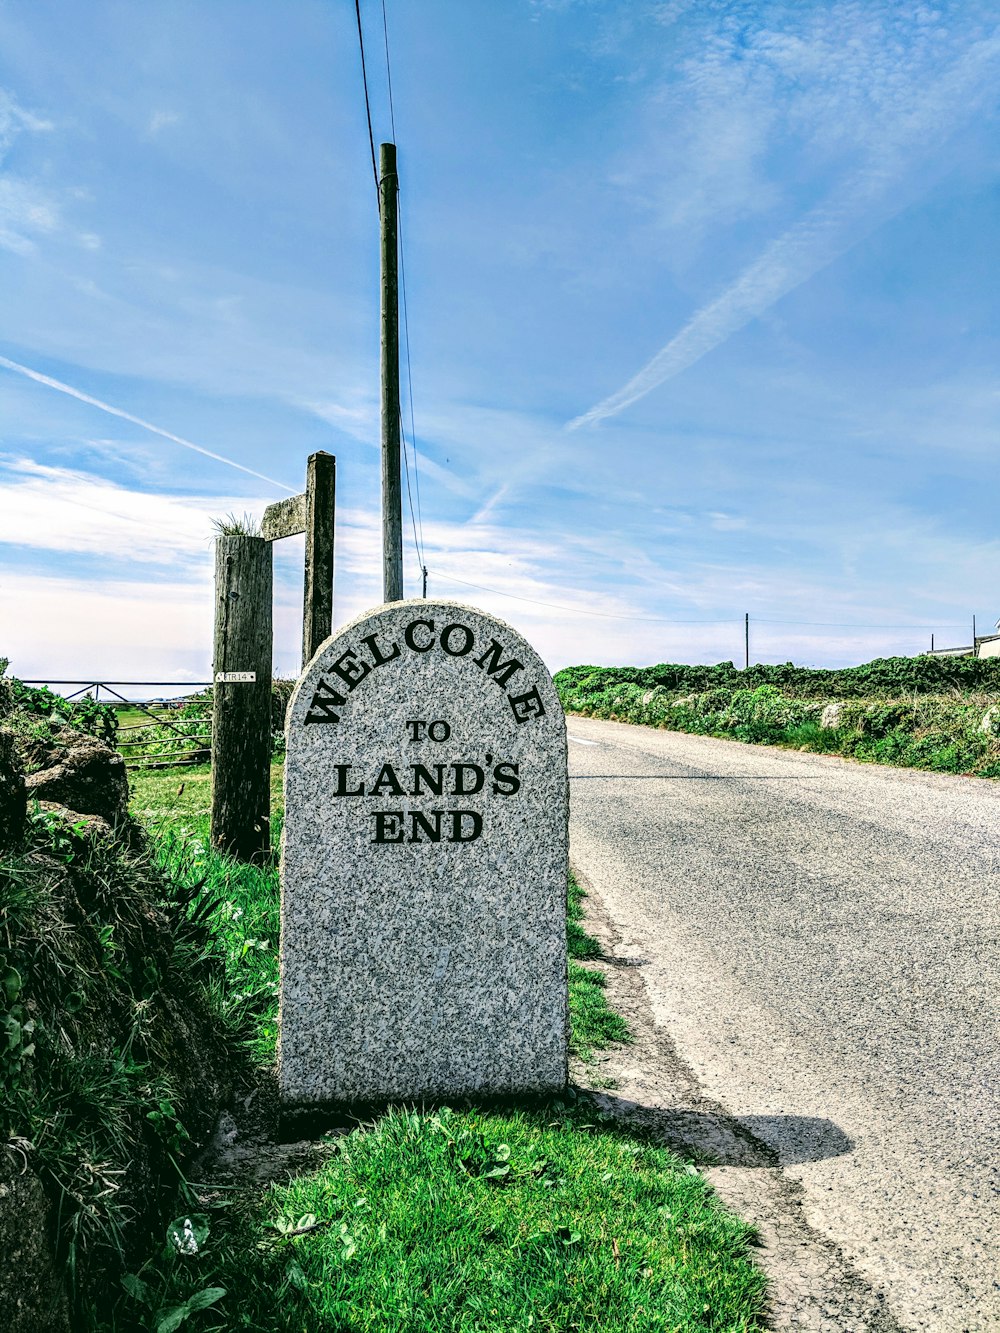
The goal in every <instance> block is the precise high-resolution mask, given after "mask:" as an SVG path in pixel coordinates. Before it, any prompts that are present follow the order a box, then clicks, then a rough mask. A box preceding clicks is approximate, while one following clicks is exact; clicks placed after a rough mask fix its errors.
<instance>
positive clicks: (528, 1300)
mask: <svg viewBox="0 0 1000 1333" xmlns="http://www.w3.org/2000/svg"><path fill="white" fill-rule="evenodd" d="M192 777H193V778H194V781H193V782H192V781H191V779H192ZM207 792H208V786H207V770H205V772H204V773H193V774H188V775H186V777H185V782H184V787H183V790H180V784H179V782H178V781H177V779H176V777H168V776H167V775H165V774H159V773H154V774H149V775H146V776H144V777H142V778H140V779H139V780H138V781H137V782H136V784H135V790H134V797H133V809H134V810H135V811H136V813H138V814H140V816H142V817H143V818H145V819H148V820H150V821H152V822H153V823H154V824H155V826H156V827H157V829H158V831H159V835H160V845H161V851H162V855H163V857H164V858H165V859H167V860H168V861H169V862H170V863H171V865H172V867H173V869H174V871H175V872H179V873H180V875H181V877H182V878H183V877H184V876H197V877H204V878H206V879H207V881H208V883H209V884H210V886H211V889H212V892H213V894H214V896H215V897H216V898H217V899H218V908H217V914H216V919H215V921H216V925H215V928H216V931H217V933H218V935H219V937H220V939H221V940H222V942H223V944H224V952H225V957H226V969H227V980H228V985H227V988H226V990H227V996H228V1003H229V1006H230V1009H229V1019H230V1022H231V1023H232V1026H233V1030H234V1031H237V1032H239V1033H240V1034H242V1037H243V1039H244V1041H245V1042H246V1043H247V1044H248V1046H249V1049H250V1050H251V1052H252V1053H253V1056H254V1057H255V1058H256V1059H257V1060H258V1061H260V1062H261V1063H264V1064H266V1063H269V1062H270V1061H271V1060H272V1059H273V1054H274V1049H275V1040H276V1035H277V1029H276V1006H277V944H278V880H277V874H276V872H275V870H274V869H273V868H264V869H259V868H254V867H247V866H243V865H240V864H239V863H237V862H234V861H232V860H230V859H229V858H227V857H221V856H217V855H216V854H214V853H213V852H211V851H210V850H209V849H208V845H207V817H206V809H205V803H206V801H207ZM582 899H583V894H582V891H581V890H580V888H579V886H578V885H577V884H576V883H575V881H573V880H572V879H571V880H570V884H569V886H568V903H567V929H568V938H569V953H570V960H571V961H570V1011H571V1026H572V1049H573V1050H574V1051H575V1053H577V1054H578V1055H579V1056H581V1057H582V1058H584V1059H591V1058H593V1055H594V1053H595V1051H596V1050H598V1049H600V1048H602V1047H607V1046H608V1045H609V1044H610V1043H611V1042H615V1041H624V1040H627V1039H628V1031H627V1028H626V1025H625V1023H624V1021H623V1020H622V1019H621V1017H620V1016H619V1015H618V1014H616V1013H615V1012H614V1010H613V1009H611V1007H610V1006H609V1005H608V1003H607V1000H606V997H605V993H604V986H603V982H604V978H603V975H602V974H601V972H600V971H599V970H598V969H596V968H595V967H594V962H595V960H598V959H599V956H600V949H599V946H598V944H597V942H596V941H595V940H593V939H592V938H591V937H590V936H589V935H588V934H587V933H586V931H585V930H584V929H583V925H582V918H583V908H582ZM207 1197H208V1198H210V1199H211V1202H208V1203H202V1204H200V1205H199V1208H200V1210H201V1211H199V1212H196V1213H195V1215H194V1216H193V1217H185V1216H181V1217H178V1218H175V1219H173V1223H172V1227H168V1228H167V1231H168V1241H167V1244H166V1246H165V1247H164V1248H163V1249H162V1250H161V1251H158V1252H157V1253H156V1254H154V1255H151V1257H150V1259H149V1260H148V1262H147V1263H146V1264H144V1265H142V1266H141V1267H140V1268H138V1269H137V1270H136V1271H135V1272H134V1273H132V1274H130V1275H128V1276H127V1278H126V1282H125V1287H124V1289H123V1295H122V1299H121V1303H120V1307H119V1314H118V1317H117V1322H116V1323H115V1325H114V1329H115V1333H138V1330H139V1329H151V1330H157V1333H169V1330H171V1329H173V1328H176V1327H179V1326H180V1324H181V1323H183V1324H184V1325H185V1327H187V1321H188V1320H190V1326H191V1328H192V1329H202V1330H208V1329H213V1330H221V1329H226V1330H229V1329H248V1330H249V1329H253V1330H255V1331H256V1333H284V1331H285V1330H291V1329H294V1330H296V1333H299V1331H300V1330H301V1333H369V1331H370V1333H425V1330H440V1333H508V1330H515V1329H517V1330H522V1329H523V1330H532V1333H535V1330H539V1331H542V1330H544V1331H545V1333H556V1330H559V1331H560V1333H561V1331H562V1330H570V1329H593V1330H597V1329H601V1330H602V1331H606V1333H617V1331H618V1330H621V1331H622V1333H624V1330H626V1329H628V1330H663V1331H664V1333H667V1331H668V1330H670V1331H671V1333H673V1331H675V1330H687V1329H691V1330H694V1329H698V1330H717V1331H718V1333H723V1330H725V1331H726V1333H751V1330H756V1329H758V1328H759V1327H760V1323H759V1315H760V1310H761V1308H762V1303H763V1296H764V1290H765V1281H764V1278H763V1276H762V1275H761V1273H760V1272H759V1270H758V1269H757V1268H756V1267H755V1266H754V1265H753V1263H752V1262H751V1261H750V1258H749V1247H750V1245H751V1243H752V1240H753V1233H752V1231H751V1229H750V1228H749V1227H747V1226H745V1225H744V1224H743V1223H742V1222H740V1221H739V1220H738V1219H736V1218H734V1217H733V1216H732V1215H730V1214H728V1213H727V1212H725V1210H723V1209H722V1208H721V1206H720V1205H719V1204H718V1202H717V1200H716V1199H715V1197H714V1195H713V1194H712V1192H711V1190H710V1189H709V1187H708V1186H707V1185H706V1183H705V1182H704V1180H703V1179H702V1177H701V1176H700V1175H699V1174H698V1173H697V1172H696V1171H695V1170H694V1168H692V1167H688V1166H685V1165H684V1164H683V1163H682V1162H681V1161H680V1160H679V1159H678V1158H677V1157H675V1156H674V1155H672V1154H671V1153H669V1152H667V1151H666V1150H664V1149H662V1148H659V1147H656V1146H654V1145H651V1144H649V1143H646V1142H643V1141H640V1140H639V1139H636V1138H635V1137H633V1136H632V1135H630V1134H629V1133H627V1132H625V1131H624V1130H623V1129H622V1128H621V1127H620V1126H619V1125H618V1124H617V1123H615V1122H611V1121H606V1120H602V1119H600V1118H597V1117H595V1115H594V1112H593V1108H592V1106H591V1105H590V1103H589V1102H588V1101H587V1100H586V1099H585V1098H580V1099H578V1098H576V1096H575V1095H573V1094H572V1093H571V1094H570V1095H569V1096H568V1098H567V1099H565V1100H559V1101H556V1102H554V1103H549V1104H548V1105H546V1106H542V1107H536V1108H533V1109H522V1110H519V1111H510V1110H486V1109H460V1108H447V1107H441V1108H437V1109H434V1110H418V1109H414V1108H397V1109H394V1110H392V1111H390V1112H388V1113H387V1114H385V1115H384V1116H381V1117H380V1118H378V1119H377V1120H375V1121H374V1122H372V1123H370V1124H365V1125H359V1126H358V1127H357V1128H356V1129H355V1130H354V1131H353V1132H352V1133H350V1134H349V1135H347V1136H342V1137H338V1138H332V1139H330V1140H329V1144H328V1153H327V1160H326V1162H325V1164H324V1165H323V1166H322V1167H321V1169H319V1170H318V1171H314V1172H312V1173H309V1174H305V1175H302V1176H300V1177H298V1178H296V1179H294V1180H292V1181H291V1182H289V1183H287V1184H281V1185H273V1186H270V1187H268V1188H266V1189H264V1190H261V1189H259V1188H253V1187H246V1188H243V1189H239V1190H237V1191H236V1193H235V1194H224V1195H222V1196H221V1197H220V1196H219V1195H218V1194H210V1195H208V1196H207ZM185 1235H186V1236H187V1237H188V1242H187V1243H186V1244H185V1243H184V1237H185ZM171 1237H172V1238H173V1239H171ZM192 1238H193V1244H192V1243H191V1242H192ZM174 1321H177V1322H174Z"/></svg>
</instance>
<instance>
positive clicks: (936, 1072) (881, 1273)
mask: <svg viewBox="0 0 1000 1333" xmlns="http://www.w3.org/2000/svg"><path fill="white" fill-rule="evenodd" d="M568 725H569V734H570V744H569V749H570V778H571V783H570V790H571V814H570V847H571V856H572V858H573V861H574V864H575V865H577V866H578V867H579V868H580V870H581V871H582V872H583V873H584V874H585V875H586V876H587V877H588V878H589V880H590V881H591V883H592V885H593V886H594V887H595V888H596V889H597V891H598V892H599V894H600V897H601V899H602V900H603V904H604V907H605V909H606V911H607V913H608V914H609V916H610V918H611V921H612V923H613V925H614V927H615V929H616V930H617V931H618V933H619V935H620V936H621V947H622V950H623V952H625V953H627V954H628V955H630V956H632V957H634V958H636V959H637V960H638V961H639V962H640V964H641V973H642V976H643V979H644V982H645V985H646V988H647V992H648V997H649V1001H650V1004H651V1006H652V1011H653V1017H654V1019H655V1022H656V1023H657V1024H658V1025H661V1026H662V1027H663V1028H664V1029H666V1031H667V1033H668V1035H669V1037H670V1038H671V1039H672V1041H673V1042H674V1044H675V1046H676V1048H677V1050H678V1052H679V1054H680V1055H681V1057H682V1058H683V1060H684V1061H686V1063H687V1064H688V1065H689V1066H690V1067H691V1069H692V1070H693V1071H694V1072H695V1073H696V1075H697V1077H698V1079H699V1080H700V1082H701V1085H702V1087H703V1088H704V1090H705V1093H706V1094H707V1095H708V1096H710V1097H713V1098H715V1099H716V1100H718V1101H719V1102H721V1103H722V1104H723V1105H724V1106H725V1107H726V1109H727V1110H728V1112H729V1113H731V1114H732V1115H734V1116H739V1117H743V1118H744V1123H751V1124H755V1125H757V1127H758V1128H757V1130H756V1132H757V1134H758V1136H759V1137H760V1138H761V1139H763V1140H764V1141H765V1142H767V1143H768V1144H769V1146H770V1147H772V1148H773V1149H774V1150H775V1152H776V1153H777V1156H778V1160H779V1161H780V1162H781V1163H783V1164H786V1165H783V1168H782V1169H783V1170H784V1171H786V1172H787V1173H788V1174H789V1175H791V1176H793V1177H794V1178H796V1179H797V1180H799V1181H800V1182H801V1185H802V1187H803V1190H804V1202H805V1213H806V1218H807V1220H808V1222H809V1224H810V1225H811V1226H812V1227H813V1228H814V1229H815V1230H816V1231H817V1232H818V1233H819V1234H821V1235H823V1236H826V1237H828V1238H829V1239H831V1240H833V1241H834V1242H835V1243H836V1244H837V1245H838V1246H839V1247H840V1249H841V1250H842V1252H843V1253H844V1254H845V1255H846V1257H847V1258H848V1259H849V1260H850V1262H851V1263H852V1264H853V1265H854V1266H855V1268H856V1269H857V1270H858V1271H859V1272H860V1273H861V1274H862V1275H863V1276H864V1278H865V1280H867V1281H868V1282H870V1283H871V1285H872V1288H873V1289H874V1290H881V1291H884V1292H885V1294H886V1297H887V1303H888V1305H889V1308H890V1310H891V1311H892V1314H893V1316H894V1317H895V1319H896V1321H897V1322H898V1324H899V1325H900V1327H901V1328H904V1329H907V1330H909V1329H913V1330H918V1329H919V1330H933V1333H962V1330H969V1331H970V1333H984V1331H985V1330H990V1331H991V1333H993V1331H994V1330H997V1329H1000V1197H998V1192H997V1191H998V1147H1000V1135H998V1123H1000V1098H998V1031H1000V1025H998V1022H997V1020H998V1016H1000V1001H998V984H1000V982H998V978H1000V968H998V947H997V939H998V910H997V890H998V886H1000V837H998V835H1000V784H993V783H990V782H988V781H981V780H977V779H973V778H954V777H949V776H945V775H937V774H923V773H916V772H910V771H907V770H902V769H887V768H881V767H876V766H869V765H860V764H853V763H850V762H849V761H846V760H841V759H837V758H830V757H825V756H817V755H809V754H803V753H800V752H798V751H786V750H776V749H768V748H765V747H762V746H749V745H741V744H739V743H736V742H731V741H718V740H713V739H710V738H706V737H700V736H685V735H681V734H678V733H675V732H664V731H654V730H652V729H650V728H647V727H633V726H628V725H625V724H619V723H613V722H597V721H594V720H591V719H585V718H578V717H572V716H571V717H570V718H569V719H568ZM747 1117H750V1118H751V1119H750V1120H749V1122H748V1121H747V1120H746V1118H747ZM844 1136H846V1138H845V1137H844ZM845 1145H846V1150H845Z"/></svg>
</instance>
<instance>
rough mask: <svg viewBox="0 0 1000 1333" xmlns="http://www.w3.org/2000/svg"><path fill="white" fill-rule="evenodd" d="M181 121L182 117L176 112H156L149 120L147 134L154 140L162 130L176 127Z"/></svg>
mask: <svg viewBox="0 0 1000 1333" xmlns="http://www.w3.org/2000/svg"><path fill="white" fill-rule="evenodd" d="M179 121H180V116H179V115H178V113H177V112H176V111H154V112H153V114H152V115H151V116H150V118H149V124H148V125H147V127H146V133H147V134H148V135H149V136H150V138H153V137H154V136H155V135H157V134H159V133H160V131H161V130H165V129H169V127H170V126H171V125H176V124H178V123H179Z"/></svg>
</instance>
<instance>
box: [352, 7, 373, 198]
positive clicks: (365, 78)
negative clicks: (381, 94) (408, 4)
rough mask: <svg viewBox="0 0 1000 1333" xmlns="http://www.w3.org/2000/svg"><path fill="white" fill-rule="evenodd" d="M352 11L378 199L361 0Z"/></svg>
mask: <svg viewBox="0 0 1000 1333" xmlns="http://www.w3.org/2000/svg"><path fill="white" fill-rule="evenodd" d="M354 13H355V14H356V16H357V20H358V45H359V46H360V48H361V82H362V83H363V84H364V88H365V114H366V115H367V117H368V146H369V147H370V148H371V152H372V177H373V179H374V181H375V198H376V200H378V197H379V193H378V164H377V163H376V161H375V135H374V134H373V133H372V106H371V102H370V100H369V98H368V70H367V68H366V66H365V35H364V32H363V31H362V28H361V0H354Z"/></svg>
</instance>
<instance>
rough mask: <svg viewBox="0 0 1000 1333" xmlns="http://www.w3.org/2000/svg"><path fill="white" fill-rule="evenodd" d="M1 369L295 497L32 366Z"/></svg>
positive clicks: (3, 362) (2, 359) (0, 360)
mask: <svg viewBox="0 0 1000 1333" xmlns="http://www.w3.org/2000/svg"><path fill="white" fill-rule="evenodd" d="M0 366H4V367H6V369H7V370H12V371H14V372H15V374H18V375H24V376H25V377H26V378H27V379H29V380H34V381H35V383H36V384H44V385H46V386H47V387H48V388H50V389H55V390H57V391H58V392H59V393H65V394H68V395H69V397H70V398H76V399H78V400H79V402H81V403H87V404H89V405H90V406H91V407H96V408H98V409H99V410H100V411H101V412H107V413H108V415H109V416H113V417H120V418H121V419H122V420H123V421H130V422H131V423H132V425H133V426H141V427H142V429H143V430H148V431H150V432H151V433H152V434H153V435H159V436H162V438H163V439H165V440H170V441H171V442H172V443H173V444H179V445H180V446H181V447H182V448H184V449H191V450H193V451H194V452H195V453H196V454H202V455H203V456H204V457H205V458H211V459H213V460H214V461H215V462H216V463H225V465H226V466H227V467H232V468H236V470H237V471H238V472H245V473H246V474H247V475H248V476H250V477H256V478H257V480H258V481H266V482H267V483H268V485H270V486H277V487H278V488H279V489H280V490H283V491H288V492H289V493H290V494H292V495H294V494H295V489H296V488H295V487H294V486H286V485H285V483H284V482H283V481H276V480H275V479H274V477H267V476H265V475H264V473H263V472H255V471H254V470H253V468H250V467H244V465H243V464H242V463H237V462H236V461H235V459H232V458H226V457H225V455H224V454H216V453H213V452H212V450H211V449H205V448H203V447H202V445H200V444H194V443H193V442H192V441H191V440H185V439H184V437H183V436H182V435H174V433H173V432H172V431H169V430H164V429H163V428H162V426H154V425H153V423H152V422H151V421H144V420H143V419H142V417H136V416H133V415H132V413H131V412H125V411H123V410H122V409H121V408H120V407H113V406H112V405H111V404H110V403H105V402H102V401H101V399H100V398H94V397H92V395H91V394H89V393H84V392H83V391H82V390H80V389H74V388H73V386H72V385H71V384H64V383H63V382H62V380H56V379H53V378H52V376H51V375H43V374H42V373H41V371H39V370H32V369H31V368H30V367H29V366H22V365H21V364H20V362H18V361H11V360H10V359H9V358H8V357H6V356H0Z"/></svg>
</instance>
